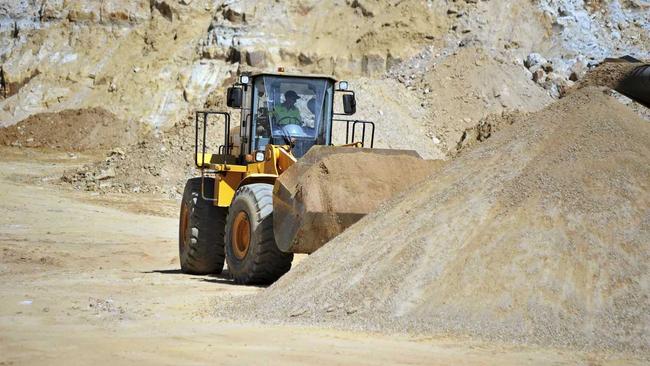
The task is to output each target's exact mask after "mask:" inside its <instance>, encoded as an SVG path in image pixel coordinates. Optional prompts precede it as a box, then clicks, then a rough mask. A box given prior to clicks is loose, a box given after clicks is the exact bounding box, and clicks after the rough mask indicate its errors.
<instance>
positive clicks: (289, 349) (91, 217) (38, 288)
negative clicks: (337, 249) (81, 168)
mask: <svg viewBox="0 0 650 366" xmlns="http://www.w3.org/2000/svg"><path fill="white" fill-rule="evenodd" d="M93 158H94V157H92V156H84V155H80V156H78V157H77V158H75V159H72V158H71V157H70V156H69V155H68V154H65V153H60V152H52V153H44V152H38V151H35V150H26V149H16V148H5V147H2V148H0V212H1V213H2V214H1V215H0V293H2V296H1V297H0V365H23V364H47V365H58V364H65V365H75V364H83V365H87V364H91V363H93V364H109V363H110V364H112V365H115V364H133V363H135V362H138V363H139V364H156V365H161V364H175V365H176V364H181V363H183V364H206V363H208V362H210V363H213V364H215V363H216V364H260V363H265V364H283V365H286V364H305V363H309V364H328V365H337V364H355V365H370V364H398V363H404V364H406V363H408V364H411V365H425V364H426V365H438V364H439V365H449V364H464V365H488V364H494V365H520V364H540V365H541V364H556V365H561V364H590V365H596V364H611V365H618V364H628V363H636V362H634V361H633V360H632V361H630V360H624V359H616V358H611V356H610V358H608V359H607V360H603V359H602V357H601V356H599V355H596V354H584V353H575V352H571V351H568V350H561V349H540V348H525V347H514V346H508V345H500V344H479V343H473V342H469V341H464V340H459V339H443V338H416V337H411V336H406V335H404V336H399V335H398V336H395V335H381V334H373V333H352V332H341V331H335V330H325V329H320V328H304V327H297V326H282V327H278V326H268V325H259V324H254V323H241V324H236V323H223V322H221V321H219V320H217V319H215V318H213V317H212V316H211V315H210V314H211V313H212V309H211V306H212V305H213V304H214V303H215V302H216V303H219V301H220V299H223V298H224V297H227V298H232V297H233V296H235V297H236V296H241V295H245V294H251V293H254V292H257V291H262V290H263V289H260V288H255V287H242V286H234V285H232V283H231V282H230V280H228V279H227V278H226V277H223V276H221V277H199V276H188V275H183V274H180V273H179V270H178V268H179V265H178V262H177V258H176V219H175V218H174V217H171V216H172V215H174V212H175V209H176V202H174V201H161V200H153V199H152V200H151V201H149V202H148V205H147V206H148V207H145V205H143V203H142V202H141V200H143V199H147V198H146V197H147V196H145V195H133V196H127V195H103V196H97V195H95V196H93V195H92V193H88V192H75V191H72V190H66V189H64V188H61V187H57V186H54V185H51V184H49V183H48V180H50V179H52V177H56V176H60V174H61V171H62V170H63V169H68V168H71V167H73V166H75V165H80V164H83V163H86V162H87V161H89V160H91V159H93ZM152 212H159V213H160V214H158V215H157V216H153V215H150V213H152ZM147 213H149V214H147ZM298 267H299V265H298ZM639 364H640V363H639Z"/></svg>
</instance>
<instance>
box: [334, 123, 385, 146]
mask: <svg viewBox="0 0 650 366" xmlns="http://www.w3.org/2000/svg"><path fill="white" fill-rule="evenodd" d="M332 121H337V122H345V123H346V126H345V143H346V144H350V143H352V142H354V137H355V134H356V131H357V125H358V124H360V125H361V146H362V147H366V126H367V125H370V127H372V129H371V130H370V148H371V149H372V148H373V147H374V145H375V123H374V122H372V121H362V120H358V119H341V118H333V119H332Z"/></svg>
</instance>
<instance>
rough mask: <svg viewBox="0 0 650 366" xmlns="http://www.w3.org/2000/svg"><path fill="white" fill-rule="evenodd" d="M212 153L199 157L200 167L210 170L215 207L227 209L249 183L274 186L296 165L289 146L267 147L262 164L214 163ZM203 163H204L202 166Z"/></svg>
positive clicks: (216, 158)
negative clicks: (279, 177)
mask: <svg viewBox="0 0 650 366" xmlns="http://www.w3.org/2000/svg"><path fill="white" fill-rule="evenodd" d="M213 158H214V159H215V160H219V159H218V157H217V156H216V155H214V154H207V153H206V154H205V156H204V155H203V154H198V156H197V161H198V164H199V167H201V168H205V169H210V170H213V171H214V172H215V173H216V179H215V190H214V191H215V193H216V197H215V201H214V205H215V206H219V207H230V204H231V203H232V200H233V199H234V198H235V193H236V192H237V190H238V189H239V187H241V186H244V185H247V184H251V183H269V184H273V183H275V180H276V179H277V178H278V176H279V175H280V174H282V173H283V172H284V171H286V170H287V169H288V168H289V167H290V166H291V165H293V164H294V163H295V162H296V158H295V157H294V156H293V155H292V154H291V151H290V148H289V146H284V145H283V146H278V145H267V146H266V150H265V151H264V161H261V162H253V163H249V164H247V165H237V164H223V163H213V162H212V161H213ZM204 162H205V163H204Z"/></svg>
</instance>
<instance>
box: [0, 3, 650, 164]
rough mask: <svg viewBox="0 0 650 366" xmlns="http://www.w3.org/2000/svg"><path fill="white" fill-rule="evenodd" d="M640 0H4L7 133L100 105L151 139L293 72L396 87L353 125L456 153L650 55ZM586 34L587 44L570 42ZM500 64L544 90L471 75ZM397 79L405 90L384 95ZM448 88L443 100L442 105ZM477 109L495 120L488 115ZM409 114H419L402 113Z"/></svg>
mask: <svg viewBox="0 0 650 366" xmlns="http://www.w3.org/2000/svg"><path fill="white" fill-rule="evenodd" d="M635 4H636V3H633V2H624V3H621V4H619V3H618V2H612V3H598V4H596V3H593V4H592V3H589V4H586V3H584V2H580V1H574V0H562V1H550V2H549V1H541V2H536V3H531V2H530V1H527V0H515V1H509V2H474V1H465V2H455V3H453V4H452V5H450V4H448V2H447V1H442V0H432V1H428V2H423V1H422V2H420V1H417V2H416V1H402V2H392V1H388V0H379V1H375V2H370V1H347V0H346V1H344V0H336V1H330V2H320V1H313V0H308V1H302V0H301V1H297V0H291V1H286V2H259V1H253V0H243V1H236V2H233V1H223V2H222V1H217V2H211V1H172V0H155V1H153V0H152V1H149V0H138V1H125V0H87V1H72V0H39V1H27V0H20V1H4V2H2V3H1V4H0V124H1V125H12V124H15V123H16V122H18V121H20V120H22V119H24V118H27V117H29V116H31V115H34V114H38V113H43V112H58V111H62V110H66V109H84V108H92V107H102V108H104V109H106V110H108V111H110V112H111V113H114V114H115V115H116V116H117V117H118V118H120V119H122V120H126V121H132V122H136V123H140V124H143V125H145V126H147V127H146V128H147V129H149V128H153V129H167V128H168V127H170V126H171V125H173V124H174V123H176V122H178V121H179V120H182V119H183V118H185V116H186V115H187V114H188V113H191V111H193V110H195V109H198V108H203V107H205V106H206V105H207V106H210V105H214V102H213V101H214V100H221V99H222V98H223V96H222V94H223V89H222V88H223V87H224V86H225V85H224V83H225V82H226V81H227V80H232V77H233V76H234V75H235V74H236V73H237V72H240V71H243V70H265V71H274V70H276V69H277V67H278V66H283V67H285V69H286V70H287V71H288V72H294V71H295V72H305V73H323V74H334V75H335V76H336V77H338V78H345V79H351V80H353V82H354V81H357V80H358V83H357V84H359V85H362V86H363V85H364V84H365V85H369V84H370V83H371V82H369V81H368V80H369V79H382V78H386V80H384V81H377V82H374V83H375V84H377V85H378V86H379V87H381V91H375V90H372V89H370V88H369V89H368V90H367V92H368V93H371V94H372V96H373V97H374V98H379V100H368V101H367V102H368V103H370V104H371V105H372V106H373V107H376V108H374V110H371V109H370V108H366V109H364V108H363V107H362V106H360V111H361V113H360V114H359V115H358V116H356V117H357V118H361V119H371V120H376V121H378V122H379V124H378V125H382V127H381V128H383V129H384V130H385V131H393V130H395V129H393V128H392V127H390V126H391V124H394V123H396V122H394V120H395V119H396V118H399V119H401V120H405V121H408V122H409V123H408V126H409V129H408V130H409V131H411V130H412V131H415V132H417V136H415V137H414V136H400V137H399V138H396V136H397V135H395V136H393V135H391V136H387V137H381V136H379V137H378V138H383V139H384V140H383V141H382V142H381V143H382V145H380V146H382V147H392V146H397V145H409V144H410V145H413V146H417V148H418V151H420V152H421V153H422V155H423V156H432V155H436V156H437V155H438V150H439V151H440V152H441V153H442V154H443V155H444V154H446V153H448V152H449V151H450V150H453V147H454V146H456V144H457V142H458V139H459V137H460V136H461V134H462V131H464V130H465V129H466V128H468V127H471V126H474V125H475V124H476V123H477V122H478V121H479V120H480V119H482V118H484V117H486V114H489V113H501V112H502V111H503V110H512V109H523V110H534V109H536V108H538V107H540V106H542V105H544V104H545V103H547V102H548V101H549V100H550V98H542V99H540V100H541V102H540V103H532V102H529V100H530V99H532V97H535V96H537V95H538V94H540V93H544V94H547V95H549V96H550V97H558V96H560V95H562V94H563V93H564V92H565V90H566V89H567V88H568V87H570V86H571V84H572V83H573V82H574V81H575V80H579V79H580V78H581V77H582V75H584V72H585V71H586V69H587V68H588V65H589V64H591V63H593V62H596V61H599V60H600V59H602V57H604V56H609V55H611V54H612V53H616V52H618V51H617V49H625V50H626V51H629V52H631V53H632V54H633V55H635V56H638V57H641V58H643V57H644V56H648V49H647V45H648V44H650V42H649V41H650V39H649V38H648V33H649V32H650V30H649V27H650V26H648V22H647V16H646V15H647V12H648V9H647V7H644V6H641V5H635ZM644 16H645V17H644ZM576 29H577V31H576V33H575V34H578V35H579V36H575V35H574V33H570V32H573V31H574V30H576ZM587 30H589V32H587ZM531 34H532V35H534V36H531ZM568 34H571V35H572V38H567V36H568ZM466 49H472V50H478V51H477V53H476V59H477V60H472V61H471V62H467V55H466V52H464V50H466ZM533 53H534V54H536V57H538V58H543V59H545V62H543V63H542V62H536V61H535V62H533V61H534V60H532V59H531V60H530V61H531V62H530V65H528V63H526V64H527V65H526V66H524V61H526V58H527V56H528V55H530V54H533ZM495 62H496V63H497V64H499V65H501V66H500V68H502V69H503V70H504V71H505V73H506V74H509V75H508V76H505V77H504V78H505V79H508V80H507V81H509V82H514V83H515V84H517V85H520V81H521V80H520V78H524V79H525V78H527V79H531V82H530V83H529V84H530V85H528V86H527V87H530V86H535V84H537V87H538V90H536V91H533V90H528V89H526V88H519V87H517V88H514V89H512V90H509V89H508V88H509V87H508V84H505V85H504V86H501V87H500V88H496V89H499V90H496V89H495V88H494V85H492V84H493V83H491V82H490V80H489V79H486V80H485V81H486V83H487V85H482V84H481V83H474V82H473V81H472V80H470V79H475V78H477V76H476V75H477V70H483V69H485V68H486V65H490V67H491V66H494V65H493V64H494V63H495ZM456 63H461V64H463V67H464V68H465V69H466V70H458V68H456V67H454V65H455V64H456ZM529 67H530V70H529V69H528V68H529ZM447 68H449V69H455V70H456V71H455V72H454V73H448V72H446V71H445V70H447ZM521 69H523V70H521ZM465 74H467V75H469V76H468V77H465ZM439 75H444V78H442V79H440V78H439ZM533 77H534V78H535V83H533V82H532V79H533ZM447 78H448V79H447ZM504 78H502V79H501V80H502V81H503V79H504ZM479 79H480V78H479ZM513 79H514V81H513ZM387 85H390V87H391V88H394V89H393V90H392V91H387V90H386V86H387ZM455 85H463V87H462V88H461V87H455ZM440 88H444V89H445V90H446V91H447V93H445V95H443V96H440V95H439V94H440V90H442V89H440ZM468 88H472V90H468ZM523 89H526V90H524V91H522V90H523ZM518 94H523V97H522V98H521V100H517V95H518ZM496 95H498V97H497V96H496ZM406 96H408V98H409V99H408V100H397V99H399V98H402V97H406ZM439 100H445V101H444V103H443V102H442V101H441V102H438V101H439ZM383 104H387V105H388V107H387V108H382V105H383ZM465 104H468V106H465ZM481 104H483V105H484V106H485V107H486V109H485V113H478V112H476V106H477V105H481ZM531 104H534V105H531ZM466 107H468V108H466ZM384 109H386V110H387V113H385V114H384V112H386V111H384ZM398 110H399V111H400V112H406V113H408V116H405V115H400V116H398V115H397V114H396V113H392V112H396V111H398ZM466 119H468V121H467V122H466ZM452 122H453V124H455V123H458V125H452ZM422 131H424V132H422ZM421 132H422V133H421ZM391 140H393V141H391ZM396 140H399V141H398V142H394V141H396ZM402 147H403V146H402Z"/></svg>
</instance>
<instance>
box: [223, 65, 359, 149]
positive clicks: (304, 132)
mask: <svg viewBox="0 0 650 366" xmlns="http://www.w3.org/2000/svg"><path fill="white" fill-rule="evenodd" d="M335 83H336V81H335V80H334V79H332V78H330V77H326V76H294V75H285V74H272V73H262V74H254V75H251V74H243V75H242V76H240V78H239V83H238V84H237V85H236V86H235V87H233V88H229V90H228V106H230V107H234V108H241V121H240V126H241V128H240V131H239V134H240V153H241V154H242V155H245V154H255V152H258V151H264V150H265V148H266V146H267V145H268V144H272V145H289V146H291V152H292V154H293V156H295V157H296V158H300V157H301V156H303V155H304V154H305V153H306V152H307V151H308V150H309V149H310V148H311V147H312V146H314V145H329V144H331V141H332V136H331V135H332V118H333V115H334V114H335V113H334V111H333V102H334V93H335V91H337V90H335ZM237 89H239V90H237ZM348 111H349V110H348Z"/></svg>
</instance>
